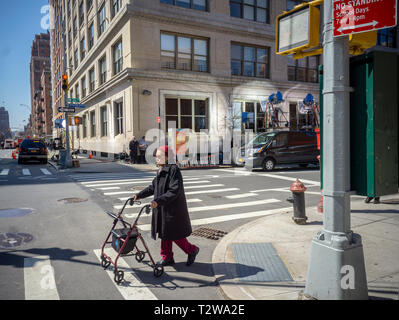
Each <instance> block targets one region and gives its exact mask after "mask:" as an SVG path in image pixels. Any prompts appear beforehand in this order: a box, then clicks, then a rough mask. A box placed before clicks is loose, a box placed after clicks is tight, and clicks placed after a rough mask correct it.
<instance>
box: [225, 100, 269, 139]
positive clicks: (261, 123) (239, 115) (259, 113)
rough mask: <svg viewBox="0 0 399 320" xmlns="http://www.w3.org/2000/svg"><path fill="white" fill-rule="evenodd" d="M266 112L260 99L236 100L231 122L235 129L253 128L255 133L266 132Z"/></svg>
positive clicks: (230, 118) (243, 130)
mask: <svg viewBox="0 0 399 320" xmlns="http://www.w3.org/2000/svg"><path fill="white" fill-rule="evenodd" d="M266 121H267V119H266V118H265V112H264V111H263V110H262V107H261V104H260V103H259V102H258V101H234V102H233V107H232V109H231V111H230V117H229V122H230V123H231V126H232V127H233V130H238V131H240V130H242V132H245V130H246V129H249V130H253V132H254V133H258V132H265V131H266V130H265V128H266Z"/></svg>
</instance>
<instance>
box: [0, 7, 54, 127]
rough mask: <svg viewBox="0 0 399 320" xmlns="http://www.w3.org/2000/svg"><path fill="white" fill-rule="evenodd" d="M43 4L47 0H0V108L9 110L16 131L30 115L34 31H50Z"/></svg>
mask: <svg viewBox="0 0 399 320" xmlns="http://www.w3.org/2000/svg"><path fill="white" fill-rule="evenodd" d="M44 6H48V0H13V1H5V0H0V107H5V108H6V109H7V110H8V113H9V116H10V126H11V128H12V130H13V131H15V130H17V129H16V128H20V129H23V126H24V125H25V124H27V123H28V119H29V115H30V107H31V103H30V80H29V79H30V71H29V63H30V56H31V47H32V42H33V39H34V37H35V34H40V33H46V32H47V30H46V29H44V28H42V26H44V27H45V26H46V25H48V19H46V14H48V11H47V12H46V11H45V10H44V9H46V7H44ZM43 7H44V8H43ZM42 8H43V11H44V13H42ZM46 22H47V23H46ZM20 104H25V105H28V107H25V106H21V105H20ZM24 120H25V122H24Z"/></svg>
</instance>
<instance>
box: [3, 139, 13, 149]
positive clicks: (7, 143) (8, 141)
mask: <svg viewBox="0 0 399 320" xmlns="http://www.w3.org/2000/svg"><path fill="white" fill-rule="evenodd" d="M4 149H14V140H11V139H6V140H5V141H4Z"/></svg>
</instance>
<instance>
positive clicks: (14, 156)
mask: <svg viewBox="0 0 399 320" xmlns="http://www.w3.org/2000/svg"><path fill="white" fill-rule="evenodd" d="M12 158H13V159H14V160H15V159H16V158H17V155H16V154H15V152H14V151H13V152H12Z"/></svg>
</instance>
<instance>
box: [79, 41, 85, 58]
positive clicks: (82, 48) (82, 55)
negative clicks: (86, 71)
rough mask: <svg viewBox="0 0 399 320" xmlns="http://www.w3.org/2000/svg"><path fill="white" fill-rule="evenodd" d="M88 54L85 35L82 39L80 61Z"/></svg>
mask: <svg viewBox="0 0 399 320" xmlns="http://www.w3.org/2000/svg"><path fill="white" fill-rule="evenodd" d="M85 55H86V40H85V38H84V37H83V38H82V40H80V61H82V60H83V59H84V58H85Z"/></svg>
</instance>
